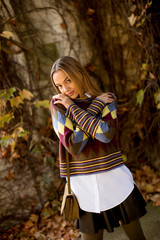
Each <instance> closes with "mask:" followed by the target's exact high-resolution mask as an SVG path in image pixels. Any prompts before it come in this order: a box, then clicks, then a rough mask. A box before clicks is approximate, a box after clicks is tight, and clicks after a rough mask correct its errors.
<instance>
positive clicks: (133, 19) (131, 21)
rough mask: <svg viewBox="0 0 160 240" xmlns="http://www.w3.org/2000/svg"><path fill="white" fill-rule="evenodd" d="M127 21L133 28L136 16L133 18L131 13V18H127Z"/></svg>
mask: <svg viewBox="0 0 160 240" xmlns="http://www.w3.org/2000/svg"><path fill="white" fill-rule="evenodd" d="M128 20H129V23H130V25H131V27H133V26H134V24H135V22H136V20H137V16H135V15H134V13H132V14H131V16H130V17H128Z"/></svg>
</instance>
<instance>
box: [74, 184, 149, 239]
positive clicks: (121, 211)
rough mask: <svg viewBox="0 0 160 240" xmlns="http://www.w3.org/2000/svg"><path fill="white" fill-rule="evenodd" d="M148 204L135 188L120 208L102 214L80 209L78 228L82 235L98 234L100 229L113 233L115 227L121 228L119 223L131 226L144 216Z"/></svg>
mask: <svg viewBox="0 0 160 240" xmlns="http://www.w3.org/2000/svg"><path fill="white" fill-rule="evenodd" d="M145 206H146V202H145V200H144V198H143V197H142V195H141V193H140V191H139V190H138V188H137V187H136V186H135V187H134V189H133V191H132V192H131V194H130V195H129V196H128V197H127V198H126V199H125V200H124V201H123V202H122V203H121V204H119V205H118V206H116V207H114V208H112V209H109V210H106V211H103V212H101V213H91V212H86V211H83V210H82V209H80V218H79V219H78V220H77V224H76V226H77V228H78V229H80V231H81V232H82V233H90V234H92V233H97V232H98V231H99V230H100V229H106V230H107V231H108V232H113V231H114V227H119V226H120V224H119V221H121V222H122V223H123V224H129V223H130V222H131V221H133V220H136V219H138V218H140V217H142V216H144V215H145V214H146V213H147V211H146V209H145Z"/></svg>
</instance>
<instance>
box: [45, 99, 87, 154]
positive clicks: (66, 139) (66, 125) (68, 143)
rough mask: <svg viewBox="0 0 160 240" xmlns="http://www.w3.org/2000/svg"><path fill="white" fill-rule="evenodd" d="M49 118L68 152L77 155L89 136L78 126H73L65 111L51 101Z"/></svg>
mask: <svg viewBox="0 0 160 240" xmlns="http://www.w3.org/2000/svg"><path fill="white" fill-rule="evenodd" d="M50 106H51V117H52V124H53V128H54V130H55V132H56V134H57V136H58V138H59V139H60V141H61V142H62V144H63V145H64V147H65V148H66V149H67V151H68V152H70V153H71V154H79V153H80V152H81V151H82V149H83V148H84V147H85V145H86V144H87V142H88V139H89V134H87V133H85V132H84V131H83V130H82V129H81V128H80V126H78V125H77V124H74V123H73V121H71V120H70V119H69V118H68V117H67V116H65V110H64V109H61V108H59V107H58V106H57V105H54V104H53V103H52V101H51V104H50Z"/></svg>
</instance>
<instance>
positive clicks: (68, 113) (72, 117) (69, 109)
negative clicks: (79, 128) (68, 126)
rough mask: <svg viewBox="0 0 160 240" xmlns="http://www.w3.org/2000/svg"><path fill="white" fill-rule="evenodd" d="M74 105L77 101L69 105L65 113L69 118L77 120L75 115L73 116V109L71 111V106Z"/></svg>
mask: <svg viewBox="0 0 160 240" xmlns="http://www.w3.org/2000/svg"><path fill="white" fill-rule="evenodd" d="M73 105H75V103H72V104H71V105H69V107H68V108H67V110H66V113H65V116H66V117H68V118H70V119H71V120H75V119H74V116H73V114H72V111H71V107H72V106H73Z"/></svg>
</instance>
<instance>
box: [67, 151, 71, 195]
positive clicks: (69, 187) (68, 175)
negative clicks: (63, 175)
mask: <svg viewBox="0 0 160 240" xmlns="http://www.w3.org/2000/svg"><path fill="white" fill-rule="evenodd" d="M66 163H67V178H68V193H69V194H71V185H70V172H69V153H68V152H67V151H66Z"/></svg>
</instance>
